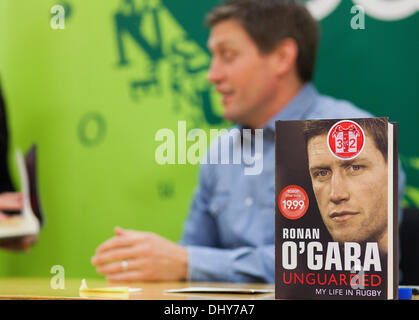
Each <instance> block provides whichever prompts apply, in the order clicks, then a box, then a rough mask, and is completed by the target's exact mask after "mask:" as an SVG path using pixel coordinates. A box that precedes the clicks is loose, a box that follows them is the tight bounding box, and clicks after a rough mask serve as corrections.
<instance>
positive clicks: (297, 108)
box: [264, 82, 318, 131]
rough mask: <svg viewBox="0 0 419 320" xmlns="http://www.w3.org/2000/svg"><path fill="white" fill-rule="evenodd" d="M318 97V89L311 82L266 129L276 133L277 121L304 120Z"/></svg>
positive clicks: (270, 121) (273, 118)
mask: <svg viewBox="0 0 419 320" xmlns="http://www.w3.org/2000/svg"><path fill="white" fill-rule="evenodd" d="M316 96H318V92H317V90H316V88H315V87H314V86H313V84H312V83H311V82H309V83H307V84H305V85H304V87H303V88H302V89H301V90H300V92H298V94H297V95H296V96H295V97H294V98H293V99H292V100H291V101H290V102H288V104H287V105H286V106H285V108H283V109H282V110H280V111H279V112H278V113H277V114H276V115H275V116H274V117H272V119H271V120H269V122H268V123H267V124H266V125H265V127H264V129H270V130H273V131H275V121H277V120H302V119H304V114H305V113H307V111H308V110H309V109H310V107H312V105H313V102H314V99H315V97H316Z"/></svg>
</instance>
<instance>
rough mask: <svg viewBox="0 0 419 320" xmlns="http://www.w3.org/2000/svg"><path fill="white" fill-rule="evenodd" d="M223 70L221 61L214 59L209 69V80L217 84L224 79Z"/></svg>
mask: <svg viewBox="0 0 419 320" xmlns="http://www.w3.org/2000/svg"><path fill="white" fill-rule="evenodd" d="M222 77H223V71H222V68H221V67H220V65H219V63H218V62H217V61H215V59H212V61H211V64H210V68H209V70H208V75H207V80H208V81H209V82H211V83H214V84H217V83H219V82H220V81H221V80H222Z"/></svg>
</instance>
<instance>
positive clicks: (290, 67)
mask: <svg viewBox="0 0 419 320" xmlns="http://www.w3.org/2000/svg"><path fill="white" fill-rule="evenodd" d="M297 57H298V45H297V42H296V41H295V40H294V39H292V38H285V39H283V40H282V41H281V42H280V43H279V44H278V45H277V46H276V47H275V49H274V51H273V56H272V58H273V68H274V70H275V71H276V73H277V75H278V76H284V75H286V74H289V73H290V72H295V73H297Z"/></svg>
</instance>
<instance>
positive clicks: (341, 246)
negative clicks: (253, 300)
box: [275, 118, 398, 299]
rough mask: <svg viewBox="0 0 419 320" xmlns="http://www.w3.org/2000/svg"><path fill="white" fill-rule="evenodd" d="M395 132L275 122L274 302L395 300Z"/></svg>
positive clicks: (368, 123) (389, 126) (358, 125)
mask: <svg viewBox="0 0 419 320" xmlns="http://www.w3.org/2000/svg"><path fill="white" fill-rule="evenodd" d="M397 129H398V127H397V124H396V123H389V122H388V118H365V119H323V120H305V121H303V120H301V121H277V122H276V137H275V139H276V150H275V152H276V157H275V161H276V162H275V165H276V167H275V197H276V206H275V209H276V215H275V228H276V229H275V273H276V274H275V292H276V294H275V296H276V298H286V299H397V294H398V244H397V231H398V187H397V183H398V176H397V173H398V152H397Z"/></svg>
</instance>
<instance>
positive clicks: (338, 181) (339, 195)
mask: <svg viewBox="0 0 419 320" xmlns="http://www.w3.org/2000/svg"><path fill="white" fill-rule="evenodd" d="M349 197H350V194H349V190H348V187H347V181H346V180H345V178H344V177H343V176H342V175H341V174H339V173H334V174H333V176H332V179H331V187H330V201H332V202H333V203H335V204H339V203H341V202H343V201H347V200H349Z"/></svg>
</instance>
